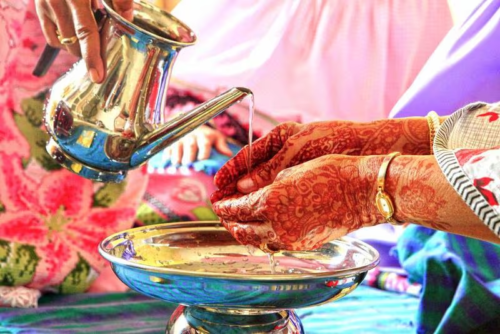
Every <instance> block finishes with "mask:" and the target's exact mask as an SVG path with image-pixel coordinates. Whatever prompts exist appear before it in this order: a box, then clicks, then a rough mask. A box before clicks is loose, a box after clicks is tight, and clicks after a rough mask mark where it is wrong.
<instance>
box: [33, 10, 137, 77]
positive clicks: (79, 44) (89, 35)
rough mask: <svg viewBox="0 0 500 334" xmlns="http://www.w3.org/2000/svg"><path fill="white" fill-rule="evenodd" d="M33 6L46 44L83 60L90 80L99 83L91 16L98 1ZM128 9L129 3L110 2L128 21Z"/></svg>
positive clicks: (100, 71) (98, 47) (94, 26)
mask: <svg viewBox="0 0 500 334" xmlns="http://www.w3.org/2000/svg"><path fill="white" fill-rule="evenodd" d="M35 5H36V12H37V14H38V18H39V20H40V23H41V26H42V30H43V34H44V35H45V39H46V40H47V43H48V44H49V45H50V46H52V47H57V48H65V49H67V50H68V51H69V52H70V53H71V54H73V55H75V56H77V57H83V59H84V60H85V64H86V65H87V69H88V71H89V75H90V78H91V79H92V81H94V82H101V81H102V80H103V79H104V77H105V68H104V63H103V58H102V56H101V41H100V36H99V31H98V27H97V23H96V21H95V19H94V14H93V10H95V9H97V8H98V6H99V0H35ZM132 6H133V0H113V7H114V8H115V10H116V11H117V12H118V14H120V15H122V16H123V17H125V18H126V19H132Z"/></svg>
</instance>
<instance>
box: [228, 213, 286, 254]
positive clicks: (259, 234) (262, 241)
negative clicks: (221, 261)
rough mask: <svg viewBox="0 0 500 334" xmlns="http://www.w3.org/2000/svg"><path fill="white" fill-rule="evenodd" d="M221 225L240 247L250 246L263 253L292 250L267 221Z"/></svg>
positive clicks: (230, 222)
mask: <svg viewBox="0 0 500 334" xmlns="http://www.w3.org/2000/svg"><path fill="white" fill-rule="evenodd" d="M222 225H223V226H224V227H225V228H226V229H227V230H228V231H229V233H231V235H232V236H233V237H234V238H235V239H236V240H237V241H238V242H239V243H241V244H242V245H252V246H255V247H258V248H260V249H261V250H263V251H264V252H266V253H268V252H276V251H280V250H292V244H288V245H287V244H285V243H283V242H282V241H281V240H280V238H279V236H278V235H277V234H276V232H275V231H274V229H273V225H272V223H271V222H268V221H264V222H262V221H252V222H244V223H241V222H234V221H228V220H222Z"/></svg>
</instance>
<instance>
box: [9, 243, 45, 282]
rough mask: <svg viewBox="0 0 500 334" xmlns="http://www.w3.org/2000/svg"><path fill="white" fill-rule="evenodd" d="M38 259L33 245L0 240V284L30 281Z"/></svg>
mask: <svg viewBox="0 0 500 334" xmlns="http://www.w3.org/2000/svg"><path fill="white" fill-rule="evenodd" d="M39 260H40V258H39V257H38V255H37V254H36V251H35V247H34V246H30V245H24V244H18V243H14V242H8V241H5V240H0V285H7V286H19V285H25V284H28V283H30V282H31V280H32V279H33V275H34V274H35V269H36V266H37V265H38V261H39Z"/></svg>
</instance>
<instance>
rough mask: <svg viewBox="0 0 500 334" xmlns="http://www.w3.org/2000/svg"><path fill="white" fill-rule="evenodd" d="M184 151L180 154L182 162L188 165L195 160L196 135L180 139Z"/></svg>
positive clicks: (196, 148) (196, 149)
mask: <svg viewBox="0 0 500 334" xmlns="http://www.w3.org/2000/svg"><path fill="white" fill-rule="evenodd" d="M182 144H183V148H184V152H183V156H182V164H183V165H189V164H191V163H193V162H194V161H195V160H196V153H197V152H198V145H197V144H196V136H188V137H186V138H184V139H183V140H182Z"/></svg>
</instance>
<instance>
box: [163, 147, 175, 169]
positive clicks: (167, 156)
mask: <svg viewBox="0 0 500 334" xmlns="http://www.w3.org/2000/svg"><path fill="white" fill-rule="evenodd" d="M171 156H172V149H171V148H170V146H169V147H167V148H166V149H164V150H163V152H162V154H161V164H162V165H163V166H165V165H167V164H170V163H171V160H170V157H171Z"/></svg>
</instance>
